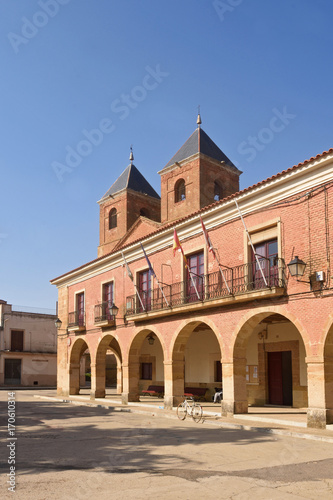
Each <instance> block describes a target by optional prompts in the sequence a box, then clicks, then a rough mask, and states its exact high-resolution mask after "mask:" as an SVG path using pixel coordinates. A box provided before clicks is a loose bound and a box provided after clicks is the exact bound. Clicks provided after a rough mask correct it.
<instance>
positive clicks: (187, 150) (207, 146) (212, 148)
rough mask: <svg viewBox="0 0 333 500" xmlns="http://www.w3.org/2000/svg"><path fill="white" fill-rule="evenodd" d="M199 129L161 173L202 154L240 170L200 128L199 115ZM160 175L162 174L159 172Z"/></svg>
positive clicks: (199, 120) (199, 118) (199, 119)
mask: <svg viewBox="0 0 333 500" xmlns="http://www.w3.org/2000/svg"><path fill="white" fill-rule="evenodd" d="M197 124H198V128H197V129H196V130H195V131H194V132H193V134H192V135H191V136H190V137H189V138H188V139H187V141H186V142H185V143H184V144H183V145H182V147H181V148H180V149H179V150H178V151H177V153H176V154H175V155H174V156H173V157H172V158H171V160H170V161H169V162H168V163H167V164H166V166H165V167H164V168H163V169H162V170H161V172H162V171H163V170H164V169H165V168H168V167H170V166H171V165H173V164H174V163H176V162H181V161H182V160H185V159H186V158H189V157H190V156H192V155H195V154H196V153H202V154H204V155H206V156H209V157H210V158H213V159H214V160H218V161H220V162H223V163H225V164H226V165H228V166H229V167H231V168H234V169H235V170H236V171H238V169H237V168H236V167H235V165H234V164H233V163H232V161H231V160H229V158H228V157H227V156H226V155H225V154H224V153H223V151H221V149H220V148H219V147H218V146H217V145H216V144H215V142H214V141H212V139H211V138H210V137H209V136H208V135H207V134H206V132H205V131H204V130H203V129H202V128H201V127H200V125H201V117H200V114H199V115H198V120H197ZM159 173H160V172H159Z"/></svg>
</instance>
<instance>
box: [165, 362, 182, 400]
mask: <svg viewBox="0 0 333 500" xmlns="http://www.w3.org/2000/svg"><path fill="white" fill-rule="evenodd" d="M177 358H178V359H177ZM171 368H172V370H171V375H172V378H171V384H170V385H171V387H170V385H169V397H170V396H172V404H173V406H178V405H179V403H181V402H182V401H183V400H184V386H185V360H184V356H183V355H181V354H180V355H176V359H174V360H173V361H172V367H171ZM168 375H169V374H168ZM169 403H170V400H169Z"/></svg>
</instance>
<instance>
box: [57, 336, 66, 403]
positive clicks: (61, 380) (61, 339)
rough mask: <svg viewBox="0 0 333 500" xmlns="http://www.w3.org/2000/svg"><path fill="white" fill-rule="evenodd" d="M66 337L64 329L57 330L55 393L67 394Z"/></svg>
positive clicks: (59, 394)
mask: <svg viewBox="0 0 333 500" xmlns="http://www.w3.org/2000/svg"><path fill="white" fill-rule="evenodd" d="M67 342H68V338H67V336H66V329H63V328H61V329H60V330H58V343H57V395H58V396H68V395H69V364H68V344H67Z"/></svg>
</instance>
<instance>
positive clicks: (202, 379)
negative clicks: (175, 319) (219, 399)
mask: <svg viewBox="0 0 333 500" xmlns="http://www.w3.org/2000/svg"><path fill="white" fill-rule="evenodd" d="M221 358H222V354H221V348H220V344H219V341H218V338H217V336H216V334H215V332H214V330H213V329H212V328H211V327H210V326H209V325H208V324H207V323H205V322H203V321H192V322H190V323H189V324H187V325H186V326H185V327H183V328H182V329H181V331H180V332H179V334H178V336H177V338H176V340H175V344H174V347H173V352H172V380H173V405H177V404H178V403H179V402H180V401H181V400H182V399H183V395H184V393H185V392H189V393H195V392H197V394H198V397H200V398H201V399H204V400H206V401H211V400H212V396H213V395H214V393H215V389H216V388H222V365H221ZM196 389H201V390H200V391H196Z"/></svg>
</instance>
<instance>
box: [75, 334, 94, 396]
mask: <svg viewBox="0 0 333 500" xmlns="http://www.w3.org/2000/svg"><path fill="white" fill-rule="evenodd" d="M87 349H89V352H90V354H91V353H92V350H91V349H90V347H89V344H88V342H87V341H86V340H85V339H83V338H82V337H79V338H77V339H75V340H74V342H73V344H72V347H71V350H70V353H69V394H79V393H80V362H81V357H82V355H83V353H84V352H85V351H86V350H87Z"/></svg>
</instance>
